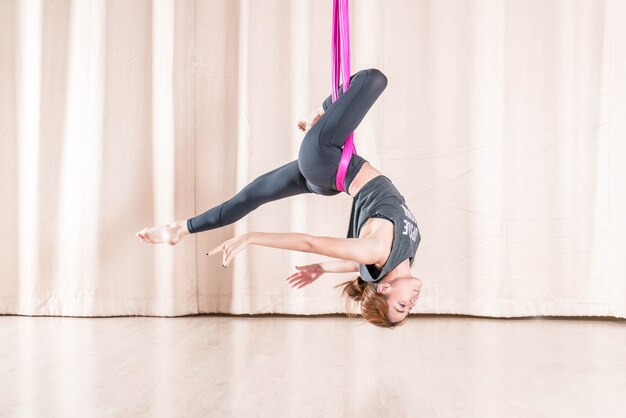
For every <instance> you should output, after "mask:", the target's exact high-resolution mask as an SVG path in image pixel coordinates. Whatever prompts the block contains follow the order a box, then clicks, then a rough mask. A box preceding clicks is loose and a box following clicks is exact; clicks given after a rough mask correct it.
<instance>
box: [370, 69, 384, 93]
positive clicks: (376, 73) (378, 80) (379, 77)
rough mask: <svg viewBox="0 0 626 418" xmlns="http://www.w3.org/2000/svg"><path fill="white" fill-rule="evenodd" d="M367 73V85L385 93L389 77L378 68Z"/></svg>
mask: <svg viewBox="0 0 626 418" xmlns="http://www.w3.org/2000/svg"><path fill="white" fill-rule="evenodd" d="M365 72H366V73H367V83H369V84H371V85H372V86H373V87H374V88H376V89H377V90H380V91H383V90H384V89H385V87H387V76H386V75H385V74H383V72H382V71H380V70H379V69H377V68H370V69H368V70H365Z"/></svg>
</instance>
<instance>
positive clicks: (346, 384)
mask: <svg viewBox="0 0 626 418" xmlns="http://www.w3.org/2000/svg"><path fill="white" fill-rule="evenodd" d="M625 325H626V322H625V321H618V320H605V321H602V320H559V319H542V320H540V319H521V320H520V319H516V320H504V319H482V318H464V317H449V316H448V317H437V316H426V317H424V316H423V317H414V318H411V319H410V320H409V321H407V324H406V325H405V326H403V327H400V328H397V329H395V330H385V329H378V328H376V327H373V326H371V325H369V324H366V323H363V322H362V321H361V320H360V319H358V318H357V319H347V318H344V317H336V316H327V317H310V318H306V317H285V316H274V317H272V316H269V317H268V316H264V317H235V316H211V315H205V316H194V317H182V318H144V317H124V318H54V317H21V316H0V378H1V381H0V385H1V386H0V388H1V391H0V416H2V417H81V418H82V417H297V418H304V417H316V418H317V417H481V418H482V417H505V416H506V417H507V418H508V417H524V418H526V417H568V418H570V417H593V418H599V417H623V416H625V414H626V412H625V411H626V327H625Z"/></svg>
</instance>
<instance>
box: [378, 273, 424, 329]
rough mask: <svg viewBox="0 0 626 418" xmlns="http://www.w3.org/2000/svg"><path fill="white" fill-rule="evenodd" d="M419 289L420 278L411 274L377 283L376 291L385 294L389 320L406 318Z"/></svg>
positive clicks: (420, 287)
mask: <svg viewBox="0 0 626 418" xmlns="http://www.w3.org/2000/svg"><path fill="white" fill-rule="evenodd" d="M421 289H422V280H421V279H418V278H417V277H412V276H406V277H396V278H395V279H392V280H390V281H389V282H387V283H381V284H380V285H378V292H379V293H382V294H383V295H385V296H387V305H389V312H388V313H387V318H388V319H389V320H390V321H391V322H399V321H402V320H403V319H404V318H406V316H407V315H408V314H409V310H410V309H411V308H412V307H413V306H415V304H416V303H417V299H418V298H419V294H420V291H421Z"/></svg>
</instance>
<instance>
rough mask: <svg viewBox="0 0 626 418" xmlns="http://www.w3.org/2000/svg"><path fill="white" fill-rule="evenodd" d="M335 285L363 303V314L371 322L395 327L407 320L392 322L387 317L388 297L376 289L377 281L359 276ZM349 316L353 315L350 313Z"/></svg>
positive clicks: (385, 326)
mask: <svg viewBox="0 0 626 418" xmlns="http://www.w3.org/2000/svg"><path fill="white" fill-rule="evenodd" d="M335 287H342V289H341V294H342V295H345V296H347V297H349V298H350V299H352V300H354V301H355V302H360V303H361V315H362V316H363V318H364V319H366V320H367V322H369V323H370V324H373V325H376V326H378V327H383V328H394V327H397V326H400V325H402V324H404V323H405V322H406V318H404V319H403V320H402V321H398V322H391V321H390V320H389V319H388V318H387V313H388V312H389V305H387V299H386V298H385V296H383V295H382V294H380V293H378V292H377V291H376V284H375V283H368V282H366V281H365V280H363V279H361V277H360V276H358V277H357V278H356V279H354V280H348V281H347V282H343V283H340V284H338V285H337V286H335ZM346 308H348V306H346ZM348 316H352V315H350V314H348ZM407 317H408V315H407Z"/></svg>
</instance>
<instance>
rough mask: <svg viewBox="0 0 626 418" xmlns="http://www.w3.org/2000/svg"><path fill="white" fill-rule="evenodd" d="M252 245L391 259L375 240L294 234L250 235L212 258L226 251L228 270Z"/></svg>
mask: <svg viewBox="0 0 626 418" xmlns="http://www.w3.org/2000/svg"><path fill="white" fill-rule="evenodd" d="M249 244H252V245H261V246H264V247H272V248H281V249H285V250H293V251H301V252H306V253H314V254H319V255H325V256H328V257H332V258H338V259H342V260H350V261H353V262H355V263H358V264H374V263H376V262H380V261H383V262H384V261H385V260H384V259H383V258H386V256H387V254H385V252H386V251H385V244H384V243H383V242H382V241H381V240H378V239H375V238H333V237H318V236H315V235H309V234H301V233H293V232H286V233H273V232H248V233H245V234H242V235H239V236H236V237H235V238H233V239H230V240H228V241H226V242H225V243H223V244H221V245H219V246H218V247H216V248H214V249H213V250H211V251H210V252H209V253H208V255H212V254H215V253H217V252H219V251H222V254H223V259H222V264H223V265H224V267H226V266H228V264H229V263H230V261H231V260H232V259H233V257H234V256H235V255H236V254H237V253H238V252H239V251H241V250H242V249H244V248H245V247H246V246H247V245H249Z"/></svg>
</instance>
